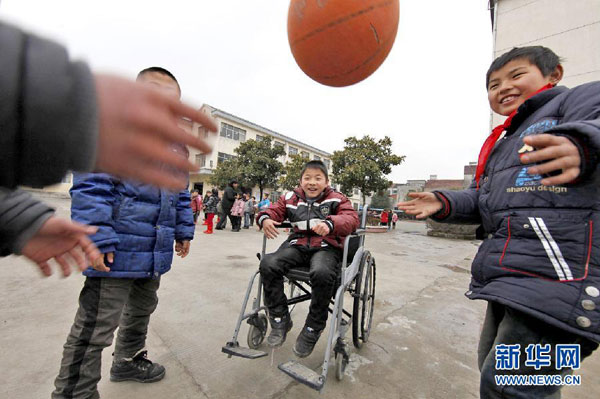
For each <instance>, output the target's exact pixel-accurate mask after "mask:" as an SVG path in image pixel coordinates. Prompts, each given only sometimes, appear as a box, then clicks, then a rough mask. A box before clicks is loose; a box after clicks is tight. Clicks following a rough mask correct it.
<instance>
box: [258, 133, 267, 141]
mask: <svg viewBox="0 0 600 399" xmlns="http://www.w3.org/2000/svg"><path fill="white" fill-rule="evenodd" d="M265 140H267V138H266V137H265V136H261V135H258V134H257V135H256V141H265Z"/></svg>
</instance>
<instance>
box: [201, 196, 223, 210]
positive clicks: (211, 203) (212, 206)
mask: <svg viewBox="0 0 600 399" xmlns="http://www.w3.org/2000/svg"><path fill="white" fill-rule="evenodd" d="M218 203H219V197H215V196H214V195H211V196H210V197H208V199H207V200H206V202H205V203H204V206H205V208H204V212H206V213H217V204H218Z"/></svg>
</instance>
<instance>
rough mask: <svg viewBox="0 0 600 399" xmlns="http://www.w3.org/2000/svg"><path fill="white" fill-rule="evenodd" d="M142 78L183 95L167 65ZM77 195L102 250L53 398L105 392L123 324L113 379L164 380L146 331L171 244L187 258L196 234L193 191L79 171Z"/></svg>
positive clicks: (75, 201) (76, 208) (77, 215)
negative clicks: (103, 378) (108, 350)
mask: <svg viewBox="0 0 600 399" xmlns="http://www.w3.org/2000/svg"><path fill="white" fill-rule="evenodd" d="M137 80H138V81H139V82H142V83H144V84H147V85H148V86H149V87H154V88H156V89H157V90H160V91H162V92H163V93H165V94H167V95H172V96H177V98H179V96H180V88H179V84H178V83H177V80H176V79H175V77H174V76H173V75H172V74H171V73H170V72H168V71H167V70H165V69H163V68H158V67H152V68H148V69H145V70H143V71H142V72H140V73H139V75H138V79H137ZM182 151H183V152H185V151H184V149H182ZM183 156H185V155H183ZM71 198H72V202H71V213H72V219H73V220H75V221H77V222H80V223H84V224H87V225H91V226H97V227H98V231H97V233H96V234H94V235H93V236H91V239H92V241H93V242H94V243H95V244H96V246H97V247H98V249H99V250H100V251H101V252H102V253H103V254H104V256H103V257H100V258H98V259H96V261H94V262H92V265H91V266H90V267H89V268H88V269H87V270H86V271H85V272H84V275H85V276H86V277H87V278H86V280H85V284H84V287H83V289H82V291H81V294H80V296H79V309H78V311H77V314H76V316H75V322H74V324H73V327H72V328H71V332H70V334H69V336H68V338H67V342H66V344H65V345H64V352H63V359H62V362H61V368H60V372H59V375H58V377H57V378H56V381H55V386H56V389H55V391H54V392H53V393H52V398H97V397H99V394H98V390H97V383H98V381H99V380H100V365H101V361H100V360H101V354H102V349H104V348H105V347H107V346H110V345H111V344H112V340H113V334H114V331H115V330H116V328H117V327H119V333H118V336H117V341H116V344H115V353H114V357H113V365H112V368H111V371H110V379H111V381H126V380H130V381H139V382H154V381H159V380H161V379H162V378H163V377H164V375H165V368H164V367H163V366H161V365H160V364H157V363H153V362H151V361H150V360H148V359H147V358H146V351H145V350H144V346H145V341H146V333H147V330H148V323H149V321H150V315H151V314H152V313H153V312H154V310H155V309H156V306H157V304H158V297H157V295H156V292H157V290H158V287H159V284H160V276H161V275H162V274H163V273H166V272H167V271H169V269H170V268H171V262H172V260H173V244H174V243H176V244H175V251H176V253H177V255H179V256H181V257H182V258H183V257H185V256H186V255H187V253H188V252H189V247H190V240H192V238H193V237H194V220H193V215H192V209H191V208H190V206H189V204H190V195H189V193H188V191H187V190H183V191H180V192H179V193H176V192H170V191H166V190H162V189H159V188H157V187H154V186H150V185H147V184H141V183H136V182H131V181H121V180H119V179H117V178H115V177H113V176H111V175H108V174H104V173H87V174H75V175H74V179H73V187H72V188H71Z"/></svg>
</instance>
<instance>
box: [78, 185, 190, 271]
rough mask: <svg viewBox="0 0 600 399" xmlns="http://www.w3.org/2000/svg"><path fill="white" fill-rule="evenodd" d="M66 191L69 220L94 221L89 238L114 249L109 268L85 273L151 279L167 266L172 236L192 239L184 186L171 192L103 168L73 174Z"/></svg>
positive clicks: (104, 249)
mask: <svg viewBox="0 0 600 399" xmlns="http://www.w3.org/2000/svg"><path fill="white" fill-rule="evenodd" d="M70 192H71V198H72V201H71V217H72V219H73V220H75V221H77V222H80V223H85V224H89V225H92V226H98V232H97V233H96V234H94V235H93V236H91V239H92V241H94V243H95V244H96V246H97V247H98V249H100V251H101V252H102V253H108V252H114V253H115V257H114V263H113V264H107V266H108V267H110V269H111V270H110V272H99V271H96V270H94V269H92V268H88V269H87V270H86V271H85V272H84V274H85V275H86V276H90V277H117V278H150V277H151V278H157V277H158V276H160V275H161V274H163V273H166V272H167V271H169V269H170V268H171V262H172V260H173V245H174V241H175V240H178V241H179V240H191V239H193V238H194V220H193V216H192V208H190V205H189V204H190V194H189V192H188V191H187V190H182V191H180V192H179V193H173V192H170V191H167V190H162V189H159V188H156V187H154V186H150V185H147V184H141V183H131V182H126V181H121V180H118V179H117V178H114V177H112V176H110V175H108V174H105V173H88V174H78V173H76V174H74V176H73V187H72V188H71V191H70Z"/></svg>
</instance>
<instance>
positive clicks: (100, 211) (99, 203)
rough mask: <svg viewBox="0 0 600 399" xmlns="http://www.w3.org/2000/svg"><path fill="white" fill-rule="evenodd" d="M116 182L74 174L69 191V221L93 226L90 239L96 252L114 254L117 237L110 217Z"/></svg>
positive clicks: (96, 175) (104, 176) (105, 176)
mask: <svg viewBox="0 0 600 399" xmlns="http://www.w3.org/2000/svg"><path fill="white" fill-rule="evenodd" d="M115 184H116V180H115V178H114V177H112V176H110V175H108V174H105V173H74V174H73V187H71V190H70V194H71V219H73V220H74V221H76V222H79V223H83V224H89V225H90V226H97V227H98V231H97V232H96V234H94V235H92V236H90V239H91V240H92V241H93V242H94V243H95V244H96V246H97V247H98V249H99V250H100V252H102V253H107V252H114V251H115V249H116V246H117V244H118V243H119V237H118V236H117V233H116V232H115V229H114V222H115V220H114V217H113V213H114V211H115V208H116V207H117V206H118V205H119V204H117V200H116V191H115Z"/></svg>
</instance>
